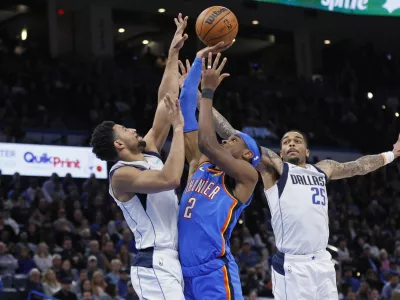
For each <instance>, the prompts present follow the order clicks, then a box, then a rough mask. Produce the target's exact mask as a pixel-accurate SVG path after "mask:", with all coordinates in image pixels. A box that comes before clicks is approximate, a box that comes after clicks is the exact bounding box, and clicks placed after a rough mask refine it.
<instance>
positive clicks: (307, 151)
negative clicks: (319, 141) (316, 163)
mask: <svg viewBox="0 0 400 300" xmlns="http://www.w3.org/2000/svg"><path fill="white" fill-rule="evenodd" d="M306 156H307V157H309V156H310V150H308V149H306Z"/></svg>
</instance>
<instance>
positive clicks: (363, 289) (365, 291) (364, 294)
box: [357, 281, 370, 300]
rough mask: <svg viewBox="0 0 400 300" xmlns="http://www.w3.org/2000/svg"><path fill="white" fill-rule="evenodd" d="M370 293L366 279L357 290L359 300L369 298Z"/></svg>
mask: <svg viewBox="0 0 400 300" xmlns="http://www.w3.org/2000/svg"><path fill="white" fill-rule="evenodd" d="M369 294H370V288H369V284H368V283H367V282H365V281H363V282H361V284H360V288H359V289H358V291H357V300H369V299H368V295H369Z"/></svg>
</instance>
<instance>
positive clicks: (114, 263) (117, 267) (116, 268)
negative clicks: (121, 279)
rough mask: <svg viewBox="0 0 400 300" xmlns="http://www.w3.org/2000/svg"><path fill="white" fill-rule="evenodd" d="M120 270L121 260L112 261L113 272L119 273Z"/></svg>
mask: <svg viewBox="0 0 400 300" xmlns="http://www.w3.org/2000/svg"><path fill="white" fill-rule="evenodd" d="M120 270H121V262H120V261H119V260H115V261H112V263H111V272H114V273H119V271H120Z"/></svg>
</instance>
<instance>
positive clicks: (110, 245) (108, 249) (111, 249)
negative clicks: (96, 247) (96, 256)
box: [104, 241, 114, 253]
mask: <svg viewBox="0 0 400 300" xmlns="http://www.w3.org/2000/svg"><path fill="white" fill-rule="evenodd" d="M104 251H105V252H107V253H113V252H114V243H113V242H111V241H109V242H107V243H106V245H105V246H104Z"/></svg>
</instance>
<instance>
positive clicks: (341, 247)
mask: <svg viewBox="0 0 400 300" xmlns="http://www.w3.org/2000/svg"><path fill="white" fill-rule="evenodd" d="M339 248H340V249H342V250H344V249H345V248H346V241H345V240H341V241H340V243H339Z"/></svg>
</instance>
